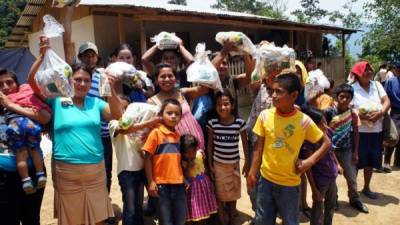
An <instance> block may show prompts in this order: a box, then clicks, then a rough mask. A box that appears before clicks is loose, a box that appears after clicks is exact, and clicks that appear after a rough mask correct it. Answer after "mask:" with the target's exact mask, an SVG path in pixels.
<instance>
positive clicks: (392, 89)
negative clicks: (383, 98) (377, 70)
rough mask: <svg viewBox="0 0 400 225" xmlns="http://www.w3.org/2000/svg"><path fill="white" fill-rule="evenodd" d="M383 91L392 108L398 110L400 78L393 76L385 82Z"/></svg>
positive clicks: (399, 107)
mask: <svg viewBox="0 0 400 225" xmlns="http://www.w3.org/2000/svg"><path fill="white" fill-rule="evenodd" d="M385 91H386V93H387V95H388V97H389V99H390V104H391V106H392V108H395V109H399V110H400V77H399V76H394V77H392V78H390V79H389V80H387V81H386V83H385Z"/></svg>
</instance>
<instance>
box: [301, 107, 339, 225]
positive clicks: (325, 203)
mask: <svg viewBox="0 0 400 225" xmlns="http://www.w3.org/2000/svg"><path fill="white" fill-rule="evenodd" d="M302 112H303V113H305V114H307V115H308V116H309V117H311V119H312V120H313V121H314V123H316V124H318V127H319V129H321V131H322V132H324V133H328V136H329V137H330V136H331V132H330V130H329V129H327V128H328V127H327V124H326V120H325V117H324V115H323V113H322V112H321V111H319V110H318V109H315V108H305V109H303V110H302ZM319 147H320V144H319V143H316V144H312V143H310V142H308V141H305V142H304V144H303V147H302V153H301V154H302V155H304V156H305V158H307V157H308V156H309V155H311V154H312V153H313V152H314V151H315V150H317V149H318V148H319ZM338 172H339V173H341V172H342V168H341V167H340V166H339V163H338V162H337V159H336V157H335V154H334V153H333V151H331V148H330V150H329V151H328V153H326V154H325V155H324V156H323V157H322V158H321V159H320V160H318V162H317V163H316V164H315V165H313V166H312V167H311V170H309V171H307V178H308V180H309V182H310V185H311V190H312V194H313V195H312V197H313V206H312V210H311V218H310V224H311V225H320V224H324V225H329V224H332V219H333V213H334V211H335V205H336V194H337V186H336V177H337V175H338Z"/></svg>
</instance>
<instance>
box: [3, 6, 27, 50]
mask: <svg viewBox="0 0 400 225" xmlns="http://www.w3.org/2000/svg"><path fill="white" fill-rule="evenodd" d="M25 4H26V0H2V1H0V48H2V47H3V46H4V45H5V43H6V42H7V37H8V36H9V35H10V33H11V30H12V28H13V27H14V25H15V23H16V22H17V20H18V18H19V16H20V15H21V12H22V10H23V9H24V7H25Z"/></svg>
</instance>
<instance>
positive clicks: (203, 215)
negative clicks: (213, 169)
mask: <svg viewBox="0 0 400 225" xmlns="http://www.w3.org/2000/svg"><path fill="white" fill-rule="evenodd" d="M180 145H181V153H182V167H183V169H184V172H183V173H184V175H185V178H186V182H187V185H188V188H187V190H186V193H187V207H188V215H187V221H193V222H199V223H198V224H203V223H202V222H204V220H205V219H207V218H209V217H210V216H211V214H214V213H216V212H217V202H216V200H215V194H214V190H213V187H212V185H211V182H210V179H209V178H208V176H207V174H206V173H205V167H204V161H203V160H204V158H205V155H204V151H203V150H201V149H199V142H198V141H197V139H196V138H195V137H194V136H192V135H190V134H185V135H182V136H181V139H180Z"/></svg>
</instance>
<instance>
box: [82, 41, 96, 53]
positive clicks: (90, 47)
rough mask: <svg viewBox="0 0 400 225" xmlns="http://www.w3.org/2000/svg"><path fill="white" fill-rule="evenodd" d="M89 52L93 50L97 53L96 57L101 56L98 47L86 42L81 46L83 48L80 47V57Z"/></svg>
mask: <svg viewBox="0 0 400 225" xmlns="http://www.w3.org/2000/svg"><path fill="white" fill-rule="evenodd" d="M87 50H92V51H94V52H95V53H96V55H98V54H99V51H98V50H97V46H96V45H95V44H93V43H92V42H86V43H83V44H81V46H79V50H78V55H81V54H82V53H84V52H86V51H87Z"/></svg>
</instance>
